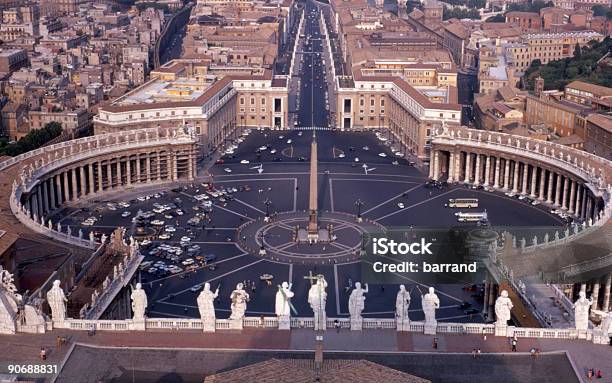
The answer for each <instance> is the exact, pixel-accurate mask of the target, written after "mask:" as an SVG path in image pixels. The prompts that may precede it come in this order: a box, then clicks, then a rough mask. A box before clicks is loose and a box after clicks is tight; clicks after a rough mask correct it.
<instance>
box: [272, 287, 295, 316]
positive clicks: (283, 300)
mask: <svg viewBox="0 0 612 383" xmlns="http://www.w3.org/2000/svg"><path fill="white" fill-rule="evenodd" d="M294 295H295V293H294V292H293V291H291V283H287V282H283V283H282V284H281V285H280V286H278V291H277V292H276V301H275V305H274V312H275V313H276V315H277V316H290V315H291V298H293V296H294Z"/></svg>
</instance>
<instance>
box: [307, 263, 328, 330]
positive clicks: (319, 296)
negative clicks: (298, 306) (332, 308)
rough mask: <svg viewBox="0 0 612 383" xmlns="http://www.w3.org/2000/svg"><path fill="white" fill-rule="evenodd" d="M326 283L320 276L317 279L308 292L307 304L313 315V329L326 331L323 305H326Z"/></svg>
mask: <svg viewBox="0 0 612 383" xmlns="http://www.w3.org/2000/svg"><path fill="white" fill-rule="evenodd" d="M326 288H327V281H326V280H325V277H323V276H322V275H321V276H319V277H318V278H317V282H316V283H314V284H313V285H312V286H310V290H309V291H308V303H309V304H310V307H311V308H312V311H313V313H314V329H315V331H318V330H325V329H326V327H327V326H326V320H327V319H326V316H325V304H326V303H327V292H325V289H326Z"/></svg>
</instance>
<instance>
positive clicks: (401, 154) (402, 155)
mask: <svg viewBox="0 0 612 383" xmlns="http://www.w3.org/2000/svg"><path fill="white" fill-rule="evenodd" d="M393 154H395V155H396V156H397V157H404V153H402V152H395V153H393Z"/></svg>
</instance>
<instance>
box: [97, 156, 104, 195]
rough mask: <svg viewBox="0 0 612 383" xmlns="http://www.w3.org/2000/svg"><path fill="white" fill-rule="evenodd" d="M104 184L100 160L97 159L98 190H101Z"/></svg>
mask: <svg viewBox="0 0 612 383" xmlns="http://www.w3.org/2000/svg"><path fill="white" fill-rule="evenodd" d="M103 190H104V186H103V184H102V161H98V191H99V192H102V191H103Z"/></svg>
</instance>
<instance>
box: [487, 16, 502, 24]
mask: <svg viewBox="0 0 612 383" xmlns="http://www.w3.org/2000/svg"><path fill="white" fill-rule="evenodd" d="M485 21H486V22H487V23H505V22H506V17H505V16H504V15H495V16H492V17H489V18H488V19H487V20H485Z"/></svg>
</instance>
